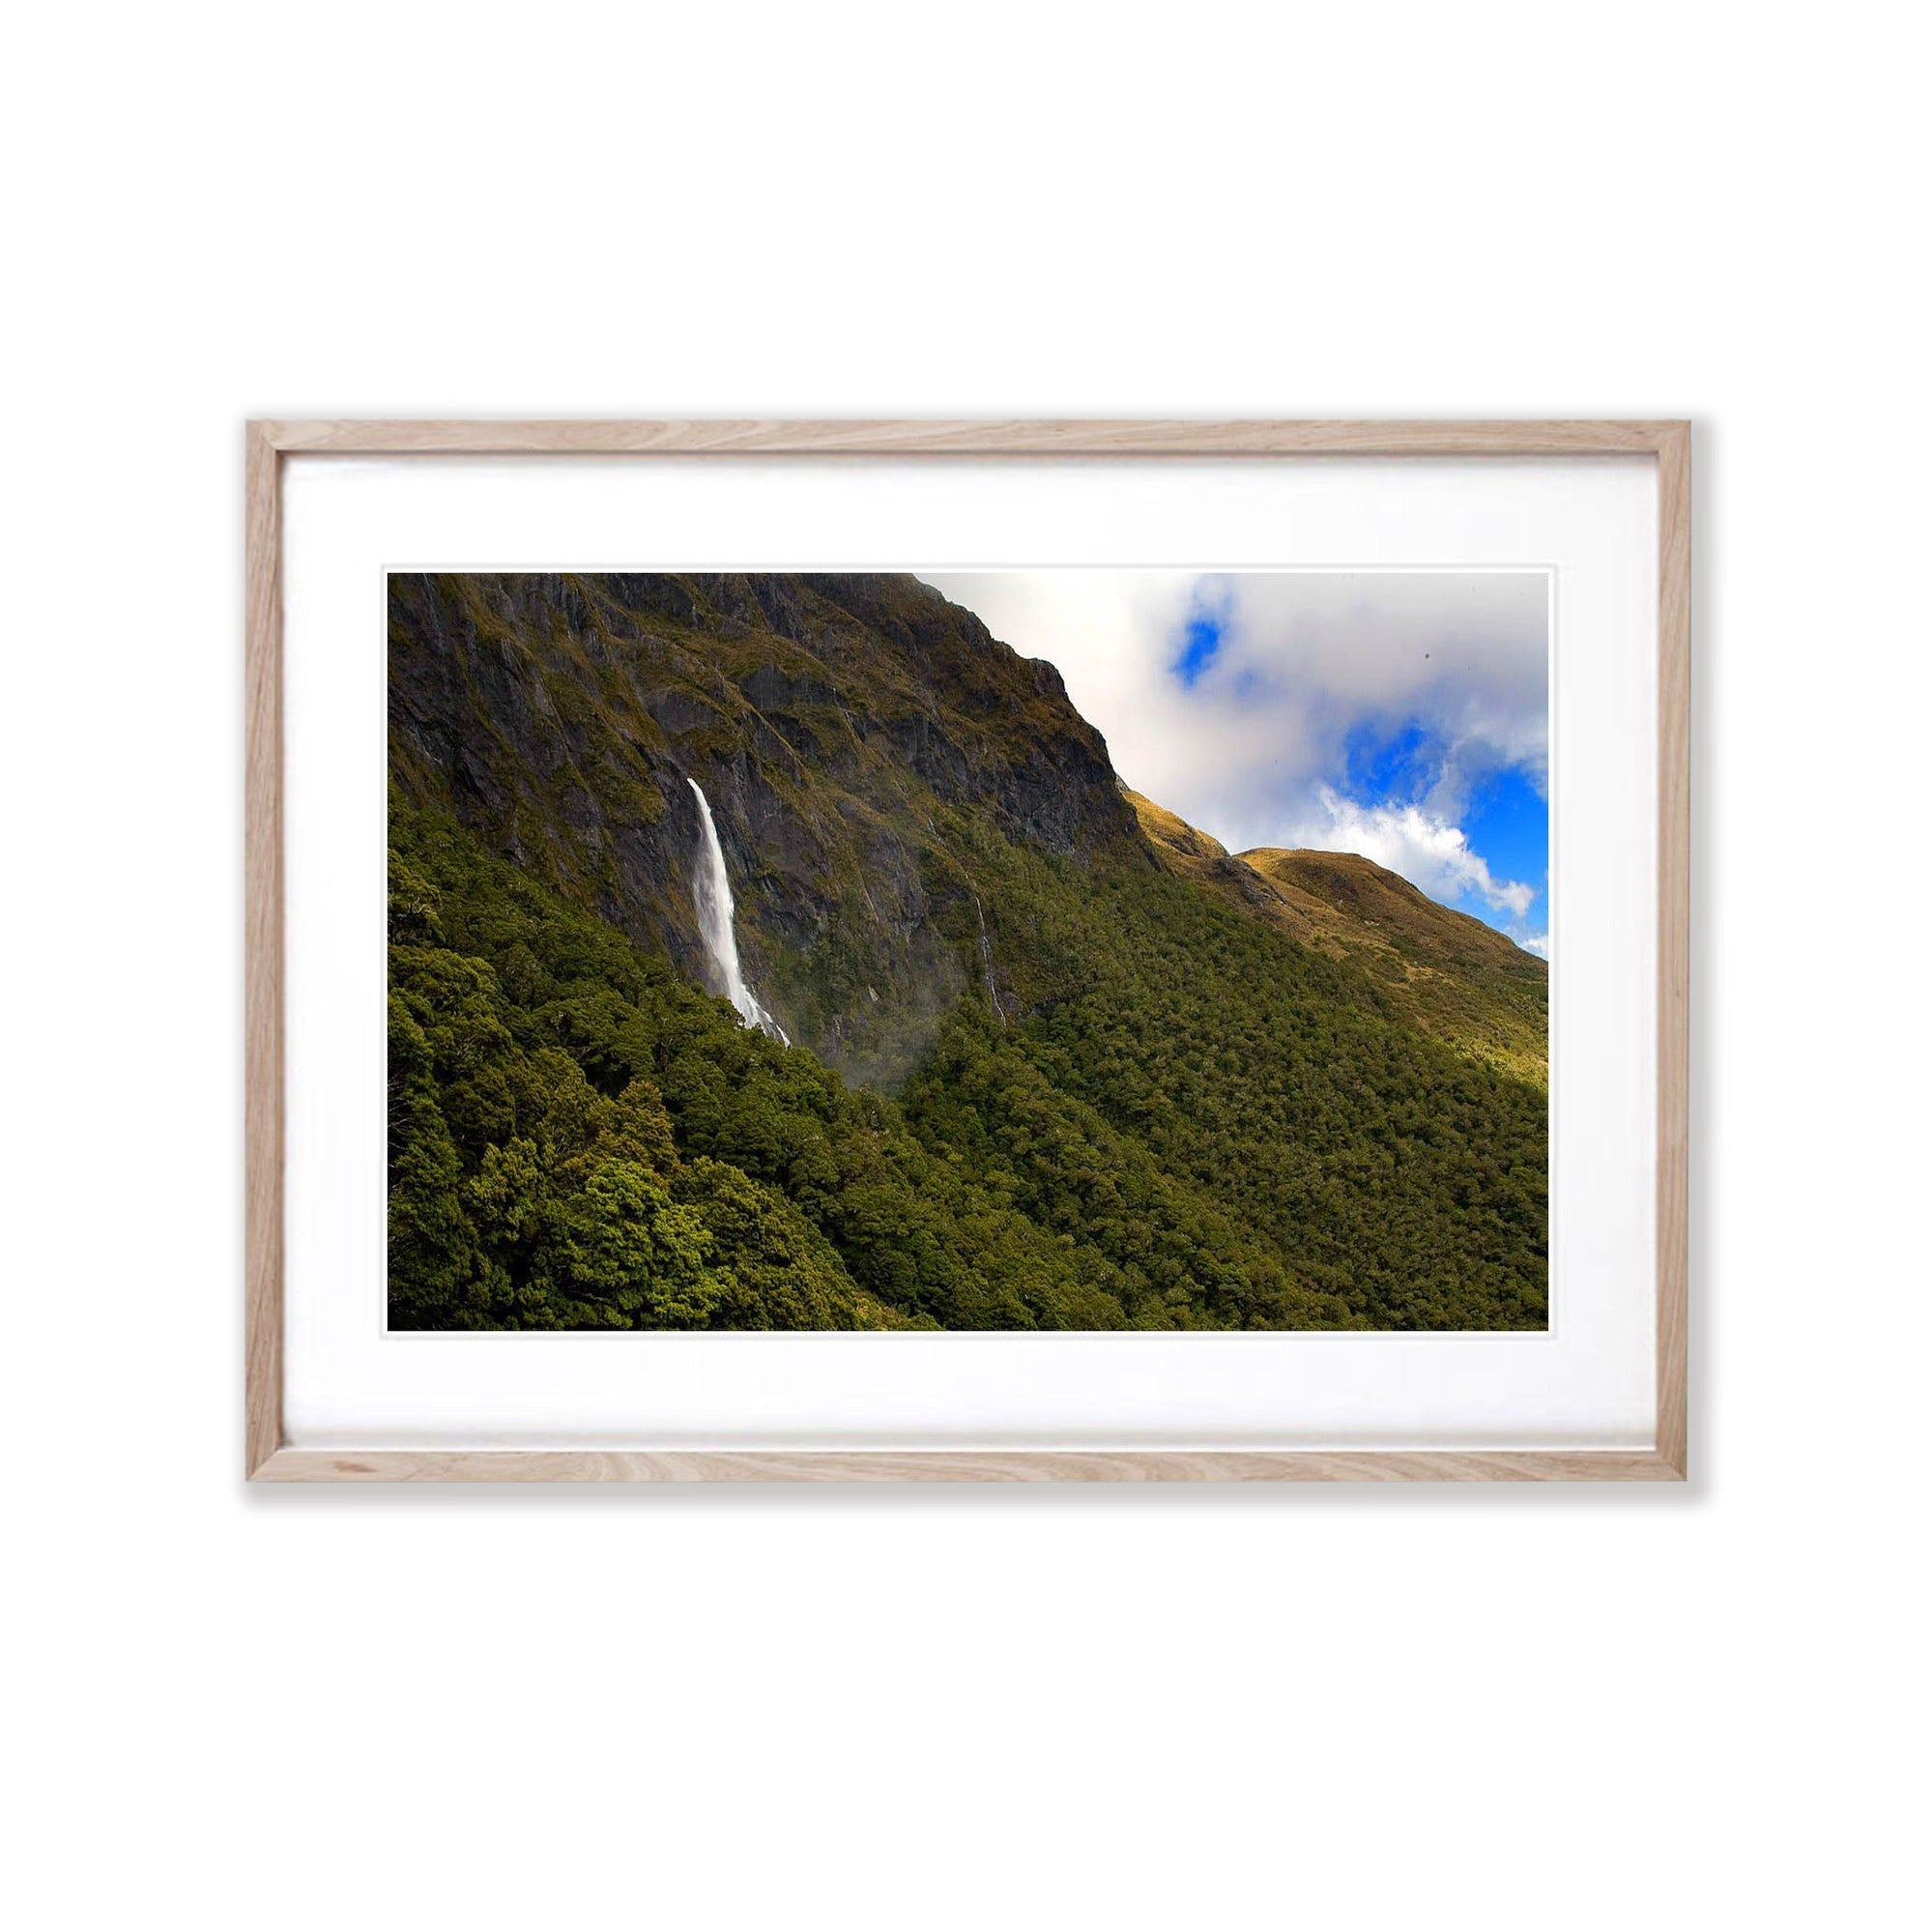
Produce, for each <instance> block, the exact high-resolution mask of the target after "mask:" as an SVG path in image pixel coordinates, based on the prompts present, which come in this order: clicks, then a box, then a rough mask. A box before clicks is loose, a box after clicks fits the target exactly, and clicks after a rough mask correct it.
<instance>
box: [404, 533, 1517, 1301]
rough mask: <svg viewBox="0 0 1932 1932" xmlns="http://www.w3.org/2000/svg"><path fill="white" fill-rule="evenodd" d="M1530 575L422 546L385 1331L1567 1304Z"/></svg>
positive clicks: (414, 625) (408, 713)
mask: <svg viewBox="0 0 1932 1932" xmlns="http://www.w3.org/2000/svg"><path fill="white" fill-rule="evenodd" d="M1549 593H1550V585H1549V578H1548V575H1547V573H1546V572H1544V571H1541V570H1507V571H1491V570H1482V571H1476V570H1435V569H1417V570H1377V571H1360V570H1357V571H1343V570H1256V571H1239V572H1215V573H1199V572H1187V571H1174V570H1160V571H1155V570H1114V569H1087V568H1061V569H1032V570H1003V571H984V572H948V571H933V572H927V573H919V574H899V573H878V572H873V573H864V574H849V575H796V574H782V575H781V574H772V573H753V574H741V575H686V574H649V573H648V574H614V573H597V574H577V575H570V574H536V573H516V574H480V573H474V572H472V573H448V574H419V573H395V574H392V575H391V576H390V577H389V583H388V624H389V652H388V665H389V1023H388V1039H389V1049H388V1052H389V1065H388V1075H389V1080H388V1105H389V1229H388V1244H389V1287H388V1307H389V1326H390V1328H391V1329H411V1330H415V1329H443V1330H450V1329H476V1330H491V1329H552V1330H557V1329H563V1330H594V1331H632V1330H674V1329H675V1330H692V1329H739V1330H759V1329H767V1330H768V1329H824V1330H876V1331H886V1330H916V1329H928V1330H930V1329H1038V1330H1050V1329H1058V1330H1083V1331H1096V1330H1109V1329H1143V1330H1231V1329H1256V1330H1306V1329H1313V1330H1364V1331H1373V1330H1473V1331H1482V1330H1542V1329H1545V1328H1546V1327H1547V1325H1548V1319H1549V1263H1548V1214H1549V1209H1548V1115H1549V1033H1548V1013H1549V971H1550V964H1549V962H1550V955H1551V947H1550V920H1549V910H1550V902H1549V884H1548V863H1549V852H1548V847H1549V837H1548V822H1549V813H1548V802H1547V801H1548V792H1549V709H1548V688H1549V657H1550V617H1549V602H1550V594H1549Z"/></svg>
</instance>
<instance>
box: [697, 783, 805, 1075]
mask: <svg viewBox="0 0 1932 1932" xmlns="http://www.w3.org/2000/svg"><path fill="white" fill-rule="evenodd" d="M684 782H685V783H686V784H687V785H688V786H690V788H691V790H692V791H693V792H695V793H697V794H698V816H699V817H700V818H701V819H702V820H703V821H704V823H705V839H704V845H703V848H702V849H701V850H700V851H699V853H698V870H697V873H696V876H695V877H694V879H693V880H692V885H691V898H692V902H693V904H694V905H695V906H696V907H697V908H698V930H699V931H700V932H701V933H703V934H704V936H705V950H706V952H707V953H709V954H710V956H711V966H712V968H713V970H714V971H715V972H716V973H717V976H718V979H719V981H720V983H721V987H722V990H723V993H724V995H725V997H726V998H727V999H729V1000H730V1001H731V1003H732V1004H733V1006H735V1008H736V1009H737V1016H738V1018H739V1019H740V1020H742V1021H743V1022H744V1024H746V1025H747V1026H756V1027H758V1028H759V1030H760V1031H761V1032H764V1033H769V1034H770V1035H771V1037H772V1038H773V1039H774V1040H776V1041H777V1042H778V1043H779V1045H780V1046H783V1047H789V1046H790V1045H791V1044H792V1042H791V1039H790V1038H789V1036H788V1035H787V1034H786V1031H785V1028H784V1027H783V1026H781V1025H780V1024H778V1022H777V1021H776V1020H774V1019H773V1018H772V1017H771V1015H770V1014H769V1013H767V1012H766V1011H765V1010H764V1007H763V1006H761V1005H760V1004H759V1001H758V995H757V994H755V993H754V992H752V990H751V988H750V987H749V986H748V985H746V984H745V977H744V970H743V968H742V967H741V966H739V965H738V942H737V935H736V933H735V931H734V930H733V926H732V882H731V879H729V878H728V877H727V876H726V874H725V849H724V848H723V847H722V846H721V845H719V843H718V827H717V824H716V822H714V821H713V820H712V818H711V801H710V800H709V799H708V798H706V796H705V788H704V787H703V786H702V785H700V784H699V783H698V781H697V780H696V779H695V778H687V779H686V780H685V781H684Z"/></svg>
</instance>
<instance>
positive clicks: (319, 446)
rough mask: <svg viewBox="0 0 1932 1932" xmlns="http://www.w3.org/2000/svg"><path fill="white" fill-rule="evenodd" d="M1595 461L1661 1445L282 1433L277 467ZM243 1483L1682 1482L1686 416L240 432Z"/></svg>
mask: <svg viewBox="0 0 1932 1932" xmlns="http://www.w3.org/2000/svg"><path fill="white" fill-rule="evenodd" d="M291 454H338V455H354V456H366V455H403V456H408V455H418V456H447V455H479V456H505V455H519V454H533V455H560V454H584V455H599V456H604V455H637V456H641V457H648V456H650V455H654V454H662V455H678V456H694V455H706V456H716V457H719V458H726V457H730V456H733V455H760V456H780V455H784V456H792V455H795V456H807V457H827V456H840V457H854V458H862V457H866V456H895V457H908V456H933V457H945V456H954V457H960V456H970V457H1009V456H1012V457H1054V458H1080V457H1128V456H1134V457H1162V456H1195V457H1199V456H1238V457H1256V458H1265V457H1293V456H1601V455H1638V456H1649V457H1653V458H1654V459H1655V460H1656V462H1657V466H1658V957H1657V991H1658V1041H1657V1052H1658V1064H1657V1105H1658V1115H1657V1257H1656V1258H1657V1439H1656V1444H1655V1446H1654V1447H1653V1448H1651V1449H1648V1450H1591V1449H1576V1450H1558V1451H1539V1450H1499V1451H1492V1452H1485V1453H1463V1452H1459V1451H1447V1450H1445V1451H1433V1450H1426V1451H1399V1452H1381V1451H1361V1452H1347V1453H1334V1452H1328V1451H1315V1450H1308V1451H1304V1450H1194V1449H1190V1450H1175V1451H1168V1450H1159V1451H1154V1450H1141V1449H1117V1450H1094V1451H1066V1450H1051V1451H1011V1452H1008V1451H978V1450H914V1451H877V1452H875V1451H852V1450H835V1449H827V1450H811V1449H804V1450H791V1449H788V1450H781V1451H769V1452H765V1451H756V1452H753V1451H738V1450H718V1451H710V1450H680V1451H676V1452H668V1453H658V1452H615V1451H580V1450H530V1449H466V1450H451V1451H420V1450H406V1449H391V1448H376V1447H371V1448H369V1449H367V1450H340V1449H329V1450H319V1449H299V1448H292V1447H290V1446H289V1445H287V1444H286V1443H285V1442H284V1441H283V1438H282V1413H281V1395H282V1319H283V1308H282V1273H283V1250H282V1216H283V1199H282V1185H283V1160H284V1136H283V1070H282V868H283V850H282V837H283V832H282V606H281V459H282V457H283V456H285V455H291ZM245 512H246V546H245V547H246V618H245V623H246V638H245V646H246V678H247V836H246V895H247V1019H246V1027H247V1053H246V1083H247V1193H246V1199H247V1209H246V1212H247V1240H246V1297H247V1300H246V1319H245V1337H246V1339H245V1349H246V1375H245V1380H246V1410H245V1432H246V1447H245V1473H246V1475H247V1477H248V1478H249V1479H250V1480H252V1481H259V1482H271V1483H288V1482H295V1483H303V1482H355V1483H371V1482H373V1483H399V1482H407V1483H420V1482H444V1483H457V1482H460V1483H533V1482H535V1483H541V1482H570V1483H576V1482H606V1481H618V1482H667V1481H668V1482H758V1483H769V1482H832V1483H860V1482H867V1483H869V1482H939V1483H957V1482H1001V1483H1005V1482H1019V1483H1029V1482H1030V1483H1040V1482H1048V1483H1051V1482H1254V1481H1262V1482H1418V1481H1435V1482H1575V1481H1584V1482H1589V1481H1599V1482H1603V1481H1608V1482H1632V1481H1641V1482H1658V1481H1661V1482H1674V1481H1682V1480H1683V1479H1684V1477H1685V1475H1686V1473H1687V1456H1686V1448H1687V1442H1686V1436H1687V1418H1686V1384H1687V1346H1686V1344H1687V1328H1688V1306H1687V1291H1688V1272H1689V1155H1688V1130H1689V1112H1690V1094H1689V991H1690V986H1689V981H1690V879H1689V861H1690V425H1689V424H1688V423H1687V422H1683V421H1582V420H1579V421H1542V422H1512V421H1479V422H1426V421H1411V422H1373V421H1356V422H1342V421H1336V422H1318V421H1306V422H1297V421H1233V422H1191V421H1148V422H1099V421H1092V422H1083V421H1011V422H968V421H925V422H921V421H899V422H880V421H815V422H777V421H687V422H668V421H667V422H636V421H570V420H563V421H504V422H490V421H341V420H336V421H306V420H290V421H254V422H250V423H249V424H248V425H247V465H246V480H245Z"/></svg>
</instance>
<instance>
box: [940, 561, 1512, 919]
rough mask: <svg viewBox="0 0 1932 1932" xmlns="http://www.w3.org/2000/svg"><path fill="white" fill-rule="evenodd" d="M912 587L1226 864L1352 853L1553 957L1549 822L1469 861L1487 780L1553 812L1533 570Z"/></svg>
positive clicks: (1073, 578) (1130, 576) (1478, 843)
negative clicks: (1049, 672)
mask: <svg viewBox="0 0 1932 1932" xmlns="http://www.w3.org/2000/svg"><path fill="white" fill-rule="evenodd" d="M921 574H922V575H924V576H925V578H926V581H927V582H929V583H931V584H933V585H935V586H936V587H937V589H938V590H940V591H943V592H944V594H945V595H946V596H948V597H950V598H952V599H953V600H954V601H955V602H956V603H961V604H964V605H966V607H967V608H968V609H970V610H972V611H973V612H975V613H976V614H977V615H978V616H979V617H980V618H981V620H983V621H984V622H985V623H986V625H987V627H988V629H990V630H991V631H992V632H993V634H994V635H995V637H999V638H1003V639H1004V640H1005V641H1006V642H1007V643H1008V644H1010V645H1012V646H1013V647H1014V649H1017V650H1019V651H1021V652H1023V653H1024V655H1026V656H1028V657H1045V658H1048V659H1050V660H1051V661H1052V662H1053V664H1054V665H1055V666H1057V667H1058V669H1059V671H1060V673H1061V675H1062V676H1063V677H1064V678H1066V681H1067V689H1068V693H1069V695H1070V696H1071V697H1072V699H1073V701H1074V703H1075V705H1077V706H1079V708H1080V710H1081V713H1082V714H1083V715H1084V716H1085V717H1086V718H1088V719H1089V720H1090V721H1091V722H1092V723H1093V724H1094V725H1095V726H1097V727H1098V728H1099V730H1100V731H1101V732H1102V733H1103V735H1105V736H1106V738H1107V741H1108V747H1109V750H1110V753H1111V754H1112V758H1113V762H1114V766H1115V769H1117V770H1118V771H1119V772H1120V774H1121V776H1122V777H1123V778H1124V779H1125V780H1126V781H1127V783H1128V784H1130V785H1132V786H1133V787H1134V788H1135V789H1136V790H1137V791H1139V792H1143V793H1146V794H1147V795H1148V796H1150V797H1152V798H1155V799H1157V800H1158V801H1159V802H1160V803H1161V804H1163V805H1165V806H1167V807H1168V809H1169V810H1171V811H1175V812H1178V813H1179V814H1180V815H1181V817H1182V818H1184V819H1186V820H1187V821H1188V822H1190V823H1192V824H1195V825H1197V826H1199V827H1200V829H1201V830H1203V831H1206V832H1211V833H1212V834H1213V835H1214V836H1215V837H1216V838H1218V839H1220V840H1221V841H1222V842H1223V843H1224V844H1225V845H1226V846H1227V847H1228V848H1229V850H1230V851H1249V850H1252V849H1253V848H1254V847H1255V846H1308V847H1313V848H1316V849H1318V850H1323V851H1358V852H1361V853H1363V854H1364V855H1365V856H1367V857H1369V858H1371V859H1373V860H1374V861H1375V862H1376V863H1377V864H1378V865H1384V866H1387V867H1388V868H1389V869H1390V870H1391V871H1393V872H1398V873H1400V874H1401V875H1402V877H1404V878H1405V879H1409V880H1411V881H1412V882H1413V883H1414V884H1415V885H1417V886H1419V887H1420V888H1421V889H1422V890H1423V891H1425V892H1427V893H1428V894H1429V895H1430V896H1431V897H1432V898H1435V899H1438V900H1441V901H1443V902H1444V903H1445V904H1448V905H1452V906H1456V907H1458V908H1460V909H1462V910H1465V911H1470V912H1474V913H1476V914H1477V916H1479V917H1483V918H1485V919H1486V920H1487V921H1488V922H1489V923H1490V924H1491V925H1494V926H1497V927H1498V928H1500V929H1501V930H1503V931H1505V932H1508V933H1509V934H1510V935H1511V937H1514V938H1515V939H1516V940H1517V942H1518V943H1519V944H1525V945H1529V946H1530V947H1531V950H1535V951H1543V952H1544V955H1545V957H1546V956H1547V953H1546V946H1547V938H1546V933H1545V931H1543V928H1546V924H1547V910H1546V897H1545V892H1544V879H1545V874H1546V870H1547V839H1546V822H1545V821H1544V815H1543V811H1542V810H1541V808H1539V810H1538V811H1537V813H1536V814H1535V815H1534V816H1535V818H1536V820H1537V821H1538V824H1537V827H1536V837H1535V839H1534V841H1532V840H1530V839H1529V837H1528V836H1527V834H1526V833H1525V831H1524V829H1523V826H1522V824H1521V823H1520V822H1518V823H1516V824H1515V825H1514V828H1513V830H1512V832H1511V834H1510V840H1509V843H1510V845H1511V848H1512V850H1511V852H1510V856H1509V861H1508V863H1505V862H1504V861H1503V859H1502V858H1501V857H1499V856H1498V855H1496V854H1494V853H1492V852H1485V851H1484V850H1483V849H1482V847H1483V833H1484V825H1485V817H1484V813H1485V800H1487V799H1489V798H1490V797H1491V796H1492V795H1493V794H1494V793H1495V789H1496V787H1497V786H1498V784H1499V783H1503V782H1506V781H1507V782H1512V783H1514V786H1515V788H1516V790H1517V791H1521V790H1522V788H1523V787H1524V786H1527V787H1528V788H1530V789H1531V791H1532V792H1533V793H1534V795H1535V796H1536V798H1537V799H1539V800H1541V799H1543V798H1546V796H1547V792H1548V768H1549V716H1548V580H1547V577H1546V575H1545V573H1543V572H1542V571H1537V570H1524V571H1435V570H1427V571H1424V570H1418V571H1254V572H1235V573H1226V574H1201V573H1198V572H1182V571H1153V570H1084V569H1064V570H1028V571H989V572H957V571H943V572H939V571H936V572H931V573H921ZM1521 816H1522V815H1518V819H1519V821H1520V819H1521Z"/></svg>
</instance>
